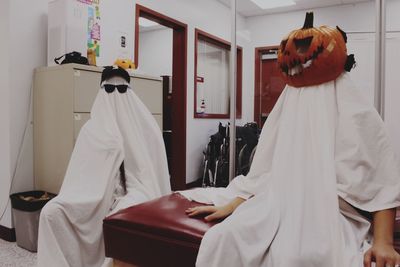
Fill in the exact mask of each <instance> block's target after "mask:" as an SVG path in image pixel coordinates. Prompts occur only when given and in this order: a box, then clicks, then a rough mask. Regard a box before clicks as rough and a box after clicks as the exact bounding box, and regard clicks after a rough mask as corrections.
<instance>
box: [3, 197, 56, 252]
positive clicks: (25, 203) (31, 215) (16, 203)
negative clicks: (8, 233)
mask: <svg viewBox="0 0 400 267" xmlns="http://www.w3.org/2000/svg"><path fill="white" fill-rule="evenodd" d="M55 196H56V195H55V194H52V193H48V192H45V191H27V192H21V193H15V194H12V195H10V198H11V207H12V213H13V220H14V226H15V234H16V237H17V245H18V246H20V247H21V248H24V249H27V250H29V251H32V252H36V251H37V242H38V230H39V215H40V211H41V209H42V208H43V207H44V205H45V204H46V203H47V202H48V201H49V200H51V199H52V198H53V197H55Z"/></svg>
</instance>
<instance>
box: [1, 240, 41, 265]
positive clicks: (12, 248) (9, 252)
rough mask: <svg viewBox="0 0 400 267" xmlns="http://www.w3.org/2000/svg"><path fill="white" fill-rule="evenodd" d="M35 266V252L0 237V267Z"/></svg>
mask: <svg viewBox="0 0 400 267" xmlns="http://www.w3.org/2000/svg"><path fill="white" fill-rule="evenodd" d="M33 266H36V253H32V252H29V251H27V250H25V249H23V248H20V247H18V246H17V243H15V242H7V241H4V240H3V239H0V267H33Z"/></svg>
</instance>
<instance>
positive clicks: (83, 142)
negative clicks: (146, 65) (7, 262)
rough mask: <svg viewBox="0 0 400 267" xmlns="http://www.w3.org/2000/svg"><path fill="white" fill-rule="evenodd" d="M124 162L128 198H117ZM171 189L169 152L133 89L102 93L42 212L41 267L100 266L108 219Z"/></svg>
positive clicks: (154, 122)
mask: <svg viewBox="0 0 400 267" xmlns="http://www.w3.org/2000/svg"><path fill="white" fill-rule="evenodd" d="M115 79H117V82H119V83H120V82H121V80H122V79H121V78H119V80H118V78H112V80H113V81H112V82H115ZM107 82H108V81H106V83H107ZM122 82H124V81H122ZM122 161H124V167H125V175H126V187H127V194H126V195H124V196H119V197H118V196H117V195H116V194H115V191H118V190H117V189H118V187H119V182H120V179H119V176H120V173H119V167H120V165H121V163H122ZM170 190H171V189H170V180H169V173H168V167H167V159H166V153H165V147H164V143H163V139H162V135H161V131H160V128H159V127H158V125H157V123H156V121H155V119H154V118H153V116H152V115H151V113H150V112H149V111H148V110H147V108H146V107H145V105H144V104H143V103H142V102H141V101H140V99H139V98H138V97H137V96H136V94H135V93H134V92H133V90H131V89H128V90H127V92H126V93H119V92H118V91H117V90H115V91H114V92H113V93H107V92H105V90H104V89H101V90H100V91H99V93H98V95H97V97H96V100H95V102H94V105H93V107H92V111H91V118H90V120H89V121H88V122H87V123H86V124H85V125H84V126H83V128H82V129H81V131H80V133H79V137H78V139H77V141H76V145H75V148H74V151H73V153H72V156H71V160H70V163H69V166H68V170H67V172H66V175H65V179H64V182H63V185H62V187H61V190H60V193H59V195H58V196H57V197H56V198H54V199H53V200H51V201H50V202H49V203H48V204H47V205H46V206H45V207H44V209H43V210H42V212H41V216H40V224H39V244H38V266H40V267H51V266H57V267H64V266H65V267H66V266H73V267H91V266H93V267H94V266H96V267H97V266H102V264H103V263H104V260H105V255H104V244H103V243H104V242H103V234H102V220H103V219H104V217H105V216H107V215H108V214H109V213H110V212H111V213H113V212H116V211H117V210H119V209H122V208H126V207H128V206H131V205H134V204H138V203H141V202H144V201H147V200H150V199H153V198H156V197H160V196H162V195H165V194H168V193H170Z"/></svg>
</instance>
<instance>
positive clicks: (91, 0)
mask: <svg viewBox="0 0 400 267" xmlns="http://www.w3.org/2000/svg"><path fill="white" fill-rule="evenodd" d="M77 1H78V2H81V3H84V4H86V5H87V8H88V24H87V27H88V28H87V48H88V49H92V50H93V51H95V53H96V56H97V57H98V56H100V40H101V34H100V24H101V23H100V0H77Z"/></svg>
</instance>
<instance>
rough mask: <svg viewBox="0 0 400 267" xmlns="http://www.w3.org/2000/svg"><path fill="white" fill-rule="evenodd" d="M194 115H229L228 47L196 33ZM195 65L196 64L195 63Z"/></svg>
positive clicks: (223, 43)
mask: <svg viewBox="0 0 400 267" xmlns="http://www.w3.org/2000/svg"><path fill="white" fill-rule="evenodd" d="M196 36H197V37H198V38H197V43H196V45H197V51H196V55H197V65H196V67H197V69H196V70H197V73H196V74H197V75H196V88H195V90H196V105H195V110H196V115H197V117H198V116H201V114H220V115H228V114H229V49H230V47H229V45H228V44H226V43H225V42H219V41H217V40H216V39H214V40H215V42H210V41H209V38H207V37H206V36H205V35H204V34H202V33H201V32H199V31H197V33H196ZM195 64H196V63H195Z"/></svg>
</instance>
